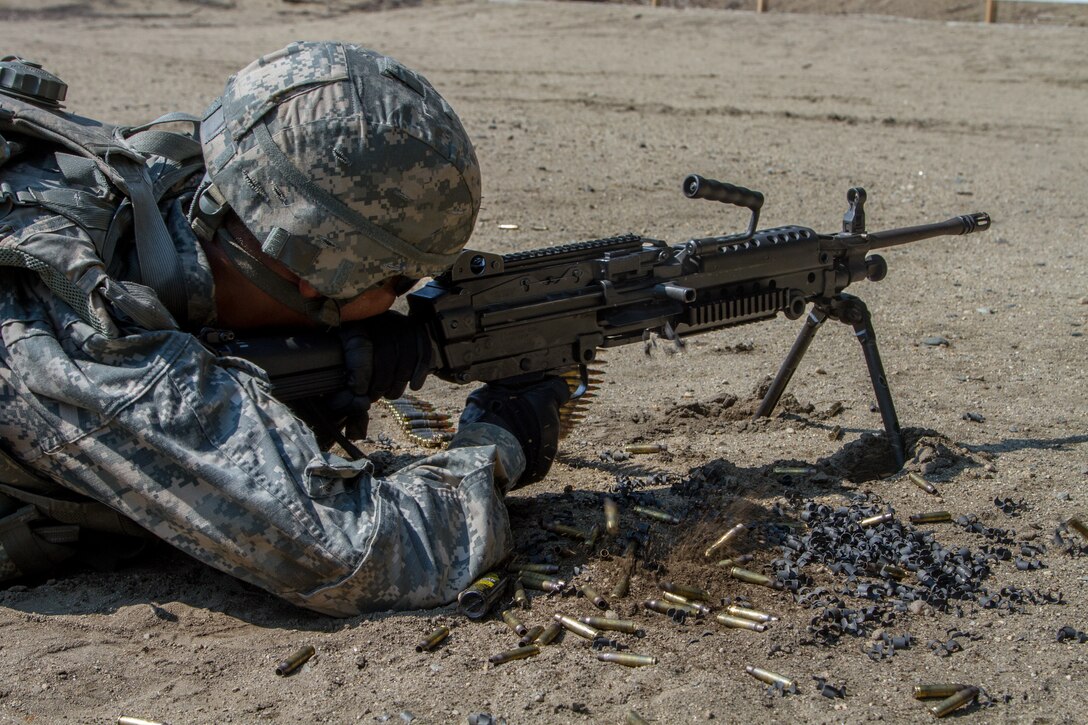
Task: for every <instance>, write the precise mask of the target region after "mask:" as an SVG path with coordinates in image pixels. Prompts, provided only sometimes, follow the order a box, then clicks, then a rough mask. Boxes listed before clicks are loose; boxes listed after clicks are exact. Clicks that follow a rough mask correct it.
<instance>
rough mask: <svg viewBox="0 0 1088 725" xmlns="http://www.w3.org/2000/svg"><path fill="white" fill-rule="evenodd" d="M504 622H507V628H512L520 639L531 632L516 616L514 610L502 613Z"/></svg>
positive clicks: (506, 610) (505, 610)
mask: <svg viewBox="0 0 1088 725" xmlns="http://www.w3.org/2000/svg"><path fill="white" fill-rule="evenodd" d="M502 621H504V622H506V626H507V627H509V628H510V631H511V632H513V633H514V634H516V635H517V636H519V637H524V636H525V633H526V632H528V631H529V628H528V627H526V626H525V625H524V624H523V623H522V621H521V620H520V619H518V615H516V614H514V610H513V609H504V610H503V613H502Z"/></svg>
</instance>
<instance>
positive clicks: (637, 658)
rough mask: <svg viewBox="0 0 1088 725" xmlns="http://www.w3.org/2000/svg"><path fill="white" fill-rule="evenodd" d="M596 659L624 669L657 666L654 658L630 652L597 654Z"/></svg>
mask: <svg viewBox="0 0 1088 725" xmlns="http://www.w3.org/2000/svg"><path fill="white" fill-rule="evenodd" d="M597 659H598V660H599V661H601V662H615V663H616V664H617V665H623V666H624V667H646V666H647V665H656V664H657V658H656V657H652V656H650V655H636V654H633V653H631V652H598V653H597Z"/></svg>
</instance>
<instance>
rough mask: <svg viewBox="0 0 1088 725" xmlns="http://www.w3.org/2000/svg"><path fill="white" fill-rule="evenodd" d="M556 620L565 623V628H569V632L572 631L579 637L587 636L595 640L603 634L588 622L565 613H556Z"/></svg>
mask: <svg viewBox="0 0 1088 725" xmlns="http://www.w3.org/2000/svg"><path fill="white" fill-rule="evenodd" d="M555 621H557V622H559V623H560V624H561V625H563V629H565V630H567V631H568V632H572V633H574V634H576V635H578V636H579V637H585V638H586V639H588V640H590V641H593V640H594V639H596V638H597V637H598V636H600V634H601V633H600V632H599V631H597V630H596V629H594V628H593V627H590V626H589V625H588V624H583V623H582V622H579V621H578V620H577V619H575V618H574V617H568V616H567V615H565V614H557V615H555Z"/></svg>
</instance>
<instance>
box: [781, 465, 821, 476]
mask: <svg viewBox="0 0 1088 725" xmlns="http://www.w3.org/2000/svg"><path fill="white" fill-rule="evenodd" d="M773 470H774V475H776V476H811V475H812V474H814V473H816V469H815V468H813V467H812V466H775V467H774V469H773Z"/></svg>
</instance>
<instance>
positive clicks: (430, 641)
mask: <svg viewBox="0 0 1088 725" xmlns="http://www.w3.org/2000/svg"><path fill="white" fill-rule="evenodd" d="M449 636H450V628H449V627H445V626H442V627H435V629H434V631H432V632H431V633H430V634H428V635H427V638H426V639H424V640H423V641H422V642H420V643H419V644H417V645H416V652H430V651H431V650H432V649H434V648H435V647H437V646H438V645H439V644H440V643H441V642H442V640H444V639H445V638H446V637H449Z"/></svg>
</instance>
